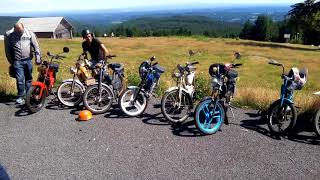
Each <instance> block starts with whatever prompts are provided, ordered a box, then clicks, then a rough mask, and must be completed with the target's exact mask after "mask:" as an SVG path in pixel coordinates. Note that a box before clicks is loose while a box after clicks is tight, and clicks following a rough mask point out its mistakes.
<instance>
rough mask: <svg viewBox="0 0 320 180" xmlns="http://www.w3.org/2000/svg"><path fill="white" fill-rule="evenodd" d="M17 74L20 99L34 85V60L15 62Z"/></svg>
mask: <svg viewBox="0 0 320 180" xmlns="http://www.w3.org/2000/svg"><path fill="white" fill-rule="evenodd" d="M13 67H14V71H15V74H16V81H17V89H18V98H20V97H24V96H25V95H26V92H28V90H29V88H30V87H31V83H32V59H27V60H24V61H14V62H13Z"/></svg>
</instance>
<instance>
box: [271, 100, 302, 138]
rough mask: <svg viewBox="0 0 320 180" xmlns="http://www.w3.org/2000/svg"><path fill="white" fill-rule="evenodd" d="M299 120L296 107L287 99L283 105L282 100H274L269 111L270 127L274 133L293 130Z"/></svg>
mask: <svg viewBox="0 0 320 180" xmlns="http://www.w3.org/2000/svg"><path fill="white" fill-rule="evenodd" d="M296 121H297V110H296V107H295V106H294V105H293V104H292V103H289V102H287V101H284V102H283V104H282V106H281V101H280V100H278V101H276V102H274V103H273V104H272V105H271V106H270V108H269V113H268V121H267V124H268V127H269V129H270V131H271V133H273V134H279V135H280V134H285V133H287V132H288V131H289V130H291V129H292V128H293V127H294V125H295V124H296Z"/></svg>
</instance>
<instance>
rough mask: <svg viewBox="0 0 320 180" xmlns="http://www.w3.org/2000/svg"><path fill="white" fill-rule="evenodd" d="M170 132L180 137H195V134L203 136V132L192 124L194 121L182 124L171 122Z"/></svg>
mask: <svg viewBox="0 0 320 180" xmlns="http://www.w3.org/2000/svg"><path fill="white" fill-rule="evenodd" d="M171 130H172V134H174V135H176V136H181V137H197V136H205V134H203V133H201V132H200V131H199V130H198V129H197V128H196V126H195V125H194V121H187V122H185V123H182V124H173V125H171Z"/></svg>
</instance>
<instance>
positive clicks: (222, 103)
mask: <svg viewBox="0 0 320 180" xmlns="http://www.w3.org/2000/svg"><path fill="white" fill-rule="evenodd" d="M206 100H211V101H213V100H214V99H213V97H211V96H206V97H203V98H202V99H201V100H200V102H199V103H201V102H203V101H206ZM218 102H220V104H221V105H222V106H224V101H223V100H222V99H218Z"/></svg>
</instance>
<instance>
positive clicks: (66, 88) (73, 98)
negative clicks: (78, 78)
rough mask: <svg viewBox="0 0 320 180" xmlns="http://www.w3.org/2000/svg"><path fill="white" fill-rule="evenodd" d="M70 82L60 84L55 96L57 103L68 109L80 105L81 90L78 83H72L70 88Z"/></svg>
mask: <svg viewBox="0 0 320 180" xmlns="http://www.w3.org/2000/svg"><path fill="white" fill-rule="evenodd" d="M72 83H73V82H72V81H71V82H70V81H68V82H64V83H62V84H61V85H60V86H59V88H58V90H57V96H58V99H59V101H60V102H61V103H62V104H63V105H65V106H68V107H74V106H77V105H79V104H80V103H81V101H82V95H83V90H82V87H81V86H80V85H79V84H78V83H74V85H73V87H72Z"/></svg>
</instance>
